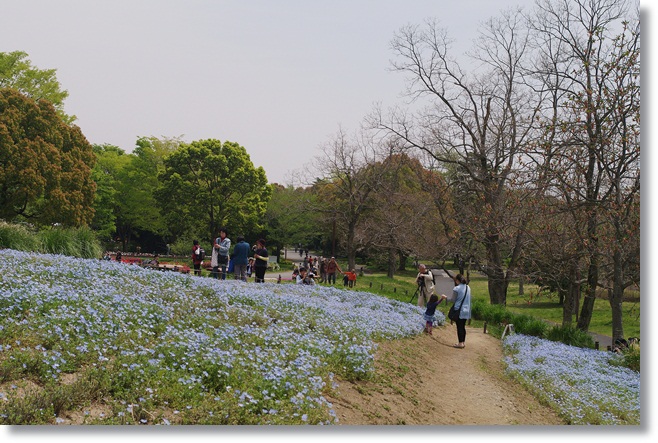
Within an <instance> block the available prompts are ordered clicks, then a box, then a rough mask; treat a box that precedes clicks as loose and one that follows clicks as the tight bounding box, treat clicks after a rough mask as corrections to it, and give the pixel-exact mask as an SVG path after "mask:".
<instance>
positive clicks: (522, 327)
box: [512, 315, 548, 338]
mask: <svg viewBox="0 0 658 443" xmlns="http://www.w3.org/2000/svg"><path fill="white" fill-rule="evenodd" d="M512 323H513V324H514V330H515V331H516V332H519V333H521V334H524V335H530V336H533V337H542V338H543V337H546V331H547V330H548V324H547V323H546V322H545V321H544V320H541V319H538V318H535V317H531V316H529V315H515V316H514V317H513V319H512Z"/></svg>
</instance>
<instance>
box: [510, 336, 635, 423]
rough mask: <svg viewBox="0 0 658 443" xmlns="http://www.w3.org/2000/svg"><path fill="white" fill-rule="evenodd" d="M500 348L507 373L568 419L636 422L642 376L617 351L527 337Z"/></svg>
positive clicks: (516, 337)
mask: <svg viewBox="0 0 658 443" xmlns="http://www.w3.org/2000/svg"><path fill="white" fill-rule="evenodd" d="M503 347H504V351H505V353H506V354H507V357H506V358H505V360H506V363H507V370H508V372H509V373H510V374H511V375H512V376H513V377H515V378H517V379H518V380H520V381H521V382H522V383H523V384H524V385H525V386H526V387H527V388H528V389H529V390H530V392H532V393H533V394H535V395H536V396H537V397H538V398H540V399H541V400H543V401H545V402H547V403H548V404H549V405H550V406H551V407H552V408H553V409H554V410H555V411H557V412H558V414H560V415H561V416H562V417H563V418H564V419H565V420H566V421H567V422H568V423H571V424H577V425H597V424H601V425H616V424H635V425H639V424H640V374H639V373H638V372H635V371H632V370H630V369H628V368H625V367H621V366H620V364H621V357H620V356H619V355H618V354H614V353H611V352H602V351H596V350H593V349H583V348H577V347H573V346H567V345H565V344H562V343H556V342H552V341H549V340H544V339H540V338H537V337H529V336H525V335H510V336H508V337H505V340H504V342H503Z"/></svg>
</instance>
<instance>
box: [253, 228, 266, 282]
mask: <svg viewBox="0 0 658 443" xmlns="http://www.w3.org/2000/svg"><path fill="white" fill-rule="evenodd" d="M254 248H255V249H254V259H255V262H256V263H255V265H254V272H255V273H256V283H264V282H265V271H267V262H268V260H269V258H268V255H267V249H266V248H265V240H264V239H262V238H260V239H258V241H257V242H256V245H255V246H254Z"/></svg>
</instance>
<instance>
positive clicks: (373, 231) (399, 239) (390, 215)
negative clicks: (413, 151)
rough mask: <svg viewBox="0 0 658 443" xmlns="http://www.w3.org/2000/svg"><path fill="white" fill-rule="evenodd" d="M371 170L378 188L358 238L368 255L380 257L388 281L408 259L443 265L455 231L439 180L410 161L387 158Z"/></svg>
mask: <svg viewBox="0 0 658 443" xmlns="http://www.w3.org/2000/svg"><path fill="white" fill-rule="evenodd" d="M371 167H372V168H374V171H373V173H374V174H376V175H377V176H378V177H379V179H378V187H377V189H376V190H375V191H374V192H373V194H372V200H373V204H372V205H371V208H370V210H369V211H368V213H367V217H364V218H363V220H362V222H361V223H360V224H359V232H360V233H361V235H362V237H363V239H364V242H367V245H368V247H369V250H375V251H382V252H384V253H385V254H386V257H387V262H388V276H389V277H393V276H394V274H395V271H396V269H399V270H404V269H405V267H406V260H407V258H409V257H412V256H413V257H417V258H422V259H423V260H435V261H440V260H442V259H445V254H446V252H447V251H448V250H449V249H448V248H447V245H448V244H449V243H450V241H451V235H452V238H454V237H455V236H456V234H455V231H456V229H454V221H453V220H454V218H453V217H452V214H451V211H452V207H451V205H450V204H449V201H448V200H449V196H448V195H447V193H446V185H445V182H444V181H443V180H442V177H441V176H440V174H438V173H432V171H428V170H426V169H425V168H423V166H422V165H421V164H420V162H419V161H418V160H416V159H412V158H410V157H408V156H407V155H404V154H394V153H392V152H391V153H390V154H389V155H388V157H386V158H385V159H384V161H382V162H380V163H377V164H375V165H371ZM450 226H452V227H453V230H452V231H450ZM450 234H451V235H450ZM398 263H399V266H397V265H398Z"/></svg>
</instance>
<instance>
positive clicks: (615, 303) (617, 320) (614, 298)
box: [608, 251, 624, 343]
mask: <svg viewBox="0 0 658 443" xmlns="http://www.w3.org/2000/svg"><path fill="white" fill-rule="evenodd" d="M612 272H613V274H612V275H613V277H612V291H609V292H608V300H609V302H610V308H611V309H612V342H613V343H614V342H615V340H617V339H621V338H624V326H623V324H622V316H623V311H622V308H621V306H622V302H623V300H624V285H623V276H624V274H623V270H622V256H621V253H620V252H619V251H615V253H614V254H613V271H612Z"/></svg>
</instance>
